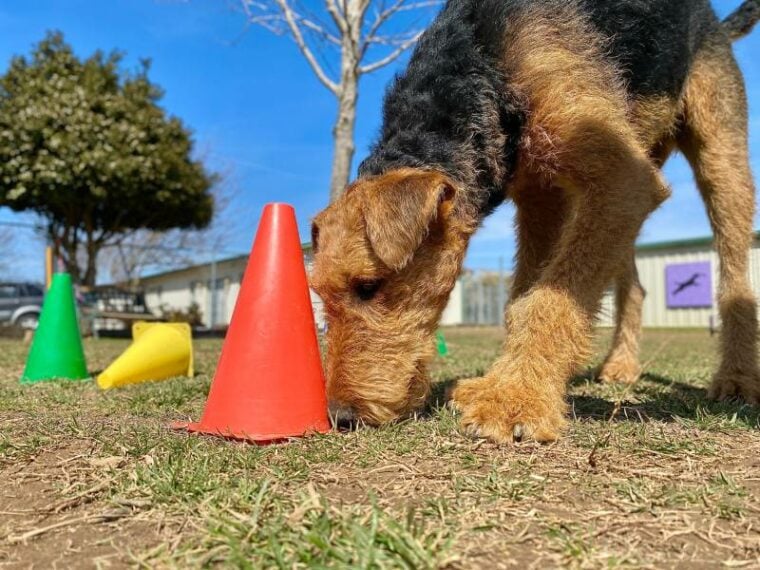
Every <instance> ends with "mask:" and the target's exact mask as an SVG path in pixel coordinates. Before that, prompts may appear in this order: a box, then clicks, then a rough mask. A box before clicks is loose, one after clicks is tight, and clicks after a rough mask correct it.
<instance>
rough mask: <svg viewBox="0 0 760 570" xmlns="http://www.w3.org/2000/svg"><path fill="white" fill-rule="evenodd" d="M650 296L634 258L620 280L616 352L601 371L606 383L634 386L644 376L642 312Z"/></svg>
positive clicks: (615, 341)
mask: <svg viewBox="0 0 760 570" xmlns="http://www.w3.org/2000/svg"><path fill="white" fill-rule="evenodd" d="M645 295H646V292H645V291H644V288H643V287H642V286H641V283H640V282H639V273H638V271H637V270H636V263H635V258H634V255H633V254H631V255H629V261H628V262H627V263H626V264H625V268H624V269H623V270H622V271H621V273H620V275H618V277H617V281H616V287H615V303H616V314H615V319H616V325H615V336H614V337H613V339H612V348H611V349H610V352H609V354H608V355H607V358H605V359H604V364H602V366H601V368H600V369H599V375H598V376H599V379H600V380H601V381H603V382H621V383H625V384H631V383H633V382H635V381H636V380H637V379H638V377H639V374H641V366H640V364H639V338H640V337H641V310H642V305H643V303H644V296H645Z"/></svg>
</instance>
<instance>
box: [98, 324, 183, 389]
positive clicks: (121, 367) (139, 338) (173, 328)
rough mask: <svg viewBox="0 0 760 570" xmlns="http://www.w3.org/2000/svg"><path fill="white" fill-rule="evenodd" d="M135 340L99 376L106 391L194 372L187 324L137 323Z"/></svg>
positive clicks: (99, 383)
mask: <svg viewBox="0 0 760 570" xmlns="http://www.w3.org/2000/svg"><path fill="white" fill-rule="evenodd" d="M132 338H133V339H134V341H133V342H132V344H131V345H130V346H129V348H127V350H125V351H124V352H123V353H122V355H121V356H120V357H119V358H117V359H116V360H115V361H114V362H113V363H112V364H111V366H109V367H108V368H106V370H105V371H104V372H103V373H102V374H101V375H100V376H98V386H100V387H101V388H103V389H104V390H107V389H109V388H118V387H119V386H125V385H127V384H138V383H140V382H147V381H150V380H165V379H167V378H172V377H174V376H192V375H193V343H192V335H191V331H190V325H188V324H187V323H146V322H137V323H135V324H134V325H133V326H132Z"/></svg>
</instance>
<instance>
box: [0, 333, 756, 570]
mask: <svg viewBox="0 0 760 570" xmlns="http://www.w3.org/2000/svg"><path fill="white" fill-rule="evenodd" d="M446 336H447V340H448V343H449V348H450V351H451V355H450V356H449V357H447V358H446V359H440V360H439V361H438V362H437V363H436V370H435V376H436V378H437V379H438V380H439V381H440V388H441V389H440V390H438V393H439V394H442V393H443V391H444V389H443V388H444V387H445V385H446V384H447V383H450V382H451V381H452V380H454V379H456V378H459V377H463V376H471V375H474V374H477V373H479V372H481V371H482V370H483V369H484V368H485V367H487V365H488V363H489V362H490V360H491V359H492V358H494V356H495V355H496V353H497V351H498V348H499V341H500V332H499V331H498V330H496V329H479V330H475V329H469V330H467V329H459V330H449V331H446ZM606 342H607V337H606V335H603V338H602V339H601V340H600V346H599V355H601V352H602V350H603V348H604V345H606ZM713 345H714V341H713V339H711V338H710V337H709V336H708V335H707V334H706V333H705V332H701V331H680V332H658V331H650V332H649V333H648V334H646V336H645V341H644V360H645V361H646V362H647V366H646V371H647V375H646V376H645V377H644V378H643V379H642V380H641V381H640V382H639V383H638V384H636V385H635V386H633V387H629V388H625V387H615V386H605V385H600V384H597V383H595V382H593V381H591V380H590V379H589V378H590V374H589V375H587V376H585V377H579V378H576V379H575V380H574V381H573V382H572V387H571V396H570V402H571V406H572V410H573V415H574V421H573V422H572V424H571V429H570V432H569V433H568V434H567V436H566V437H564V438H563V439H562V440H561V441H560V442H558V443H557V444H554V445H551V446H538V445H533V444H521V445H518V446H515V447H504V448H499V447H496V446H493V445H491V444H488V443H484V442H481V441H473V440H470V439H467V438H465V437H463V436H461V435H460V434H459V433H458V431H457V425H456V421H455V418H453V417H452V415H451V414H450V412H449V411H448V410H447V409H446V408H445V407H443V406H440V405H437V403H436V402H433V404H432V405H431V408H430V411H429V412H428V413H426V414H424V415H423V416H422V417H420V418H418V419H416V420H414V421H408V422H404V423H401V424H397V425H393V426H389V427H386V428H384V429H379V430H369V429H361V430H359V431H357V432H353V433H347V434H332V435H329V436H323V437H317V438H313V439H310V440H308V441H301V442H295V443H291V444H289V445H280V446H270V447H254V446H250V445H245V444H239V443H230V442H224V441H219V440H215V439H207V438H202V437H189V436H187V435H182V434H177V433H173V432H170V431H169V430H168V429H167V427H166V426H167V424H168V422H169V421H171V420H177V419H185V418H191V417H192V418H197V417H198V416H199V415H200V412H201V410H202V407H203V403H204V401H205V395H206V393H207V391H208V386H209V381H210V380H209V376H210V375H211V374H212V373H213V369H214V366H215V361H216V356H217V354H218V351H219V348H220V344H219V343H218V342H216V341H200V342H196V350H197V353H198V354H197V363H198V372H199V375H198V376H197V377H196V378H194V379H186V378H178V379H175V380H172V381H169V382H164V383H159V384H151V385H143V386H136V387H131V388H126V389H122V390H118V391H113V392H109V393H100V392H99V391H98V390H97V388H96V387H95V386H94V385H93V384H92V383H91V382H84V383H50V384H46V385H34V386H20V385H19V384H17V379H18V377H19V375H20V373H21V369H22V367H23V361H24V356H25V352H26V351H25V348H24V347H23V346H22V345H21V344H20V343H19V342H18V341H14V340H0V478H1V480H2V481H3V486H2V488H1V489H0V567H9V568H28V567H30V566H35V567H53V566H58V567H68V568H73V567H77V568H85V567H111V568H116V567H124V566H138V567H139V566H144V567H151V568H156V567H159V568H162V567H174V568H185V567H208V566H225V567H229V566H232V567H242V568H260V567H279V568H293V567H342V568H436V567H445V568H499V567H505V568H506V567H511V566H523V567H534V566H535V567H547V566H548V567H554V566H559V565H563V566H570V567H579V568H585V567H594V568H596V567H602V566H604V567H651V568H663V567H682V566H683V567H687V566H688V567H715V566H720V565H725V566H728V567H739V568H750V567H760V498H759V497H760V438H759V437H758V427H760V425H759V422H760V412H759V411H758V410H757V409H753V408H749V407H746V406H741V405H738V404H736V405H731V404H712V403H709V402H707V401H706V400H705V390H704V387H705V385H706V384H707V382H708V379H709V374H710V370H711V369H712V366H713V363H714V346H713ZM124 346H125V343H123V342H119V341H107V340H101V341H87V343H86V350H87V354H88V358H89V364H90V366H91V368H92V369H93V370H97V369H100V368H102V367H103V366H105V365H106V364H107V363H108V362H109V361H110V360H111V359H112V358H113V357H114V356H115V355H116V354H118V353H119V352H120V351H121V350H122V349H123V348H124Z"/></svg>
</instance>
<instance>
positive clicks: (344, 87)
mask: <svg viewBox="0 0 760 570" xmlns="http://www.w3.org/2000/svg"><path fill="white" fill-rule="evenodd" d="M240 2H241V4H242V6H243V10H244V11H245V14H246V16H247V18H248V21H249V22H250V23H251V24H254V25H258V26H261V27H263V28H265V29H267V30H269V31H270V32H273V33H275V34H278V35H285V34H287V35H289V36H290V37H291V39H292V40H293V41H294V42H295V44H296V46H297V47H298V49H299V50H300V52H301V54H302V55H303V56H304V58H305V59H306V61H307V62H308V63H309V66H310V67H311V69H312V71H313V72H314V74H315V75H316V76H317V79H318V80H319V81H320V83H322V85H324V86H325V87H326V88H327V89H329V90H330V92H331V93H333V94H334V95H335V97H336V98H337V99H338V114H337V118H336V120H335V125H334V127H333V141H334V155H333V164H332V175H331V178H330V201H333V200H335V199H336V198H337V197H338V196H340V194H341V192H343V189H344V188H345V186H346V184H347V183H348V179H349V176H350V173H351V162H352V160H353V157H354V151H355V145H354V129H355V124H356V101H357V98H358V95H359V79H360V77H361V76H362V75H364V74H367V73H372V72H373V71H377V70H378V69H380V68H382V67H385V66H386V65H388V64H390V63H392V62H394V61H395V60H396V59H398V58H399V57H400V56H401V55H402V54H403V53H404V52H405V51H406V50H407V49H409V48H410V47H411V46H413V45H414V44H415V42H416V41H417V40H418V39H419V37H420V35H422V32H423V28H422V27H421V24H423V23H427V21H428V20H429V18H430V15H431V13H432V10H433V9H434V8H436V7H437V6H439V5H440V4H441V3H442V2H441V0H320V1H319V2H314V3H313V4H317V5H320V8H318V9H317V10H311V9H309V8H307V7H306V5H305V4H306V3H305V2H303V3H302V2H298V0H240ZM310 4H312V3H310ZM313 4H312V5H313ZM399 30H403V31H399ZM328 53H329V54H330V55H328ZM336 55H337V58H338V61H339V69H338V70H333V69H332V68H331V64H332V63H333V62H334V61H335V56H336Z"/></svg>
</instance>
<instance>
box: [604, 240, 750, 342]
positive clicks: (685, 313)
mask: <svg viewBox="0 0 760 570" xmlns="http://www.w3.org/2000/svg"><path fill="white" fill-rule="evenodd" d="M695 261H710V265H711V269H712V288H713V306H712V307H710V308H688V309H687V308H684V309H669V308H668V307H667V302H666V293H667V292H666V287H665V267H666V266H667V265H669V264H672V263H690V262H695ZM636 267H637V268H638V270H639V279H640V280H641V284H642V285H643V286H644V289H646V291H647V296H646V299H645V300H644V311H643V325H644V326H645V327H700V328H707V327H708V326H709V325H710V316H713V319H714V324H715V326H718V325H719V323H720V319H719V315H718V305H717V294H718V284H719V279H718V269H719V268H718V255H717V254H716V253H715V251H713V249H712V248H711V247H709V246H698V247H688V248H677V249H664V250H655V251H641V252H638V253H637V254H636ZM749 278H750V283H751V285H752V288H753V290H754V291H755V295H758V294H760V245H758V244H755V245H754V246H753V248H752V250H751V253H750V268H749ZM614 315H615V311H614V297H613V295H612V292H611V291H609V292H608V293H607V294H606V295H605V298H604V300H603V302H602V310H601V311H600V316H599V321H598V323H599V325H600V326H613V325H614Z"/></svg>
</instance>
